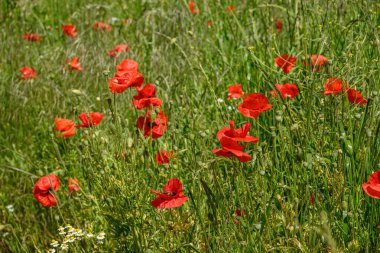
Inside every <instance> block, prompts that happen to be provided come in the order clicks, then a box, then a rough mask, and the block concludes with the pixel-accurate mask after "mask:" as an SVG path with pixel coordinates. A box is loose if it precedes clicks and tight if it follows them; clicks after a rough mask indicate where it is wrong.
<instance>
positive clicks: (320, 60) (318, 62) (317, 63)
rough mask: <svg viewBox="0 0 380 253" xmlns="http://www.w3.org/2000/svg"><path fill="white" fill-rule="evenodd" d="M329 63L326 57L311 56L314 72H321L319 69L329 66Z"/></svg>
mask: <svg viewBox="0 0 380 253" xmlns="http://www.w3.org/2000/svg"><path fill="white" fill-rule="evenodd" d="M328 61H329V60H328V59H327V58H326V57H325V56H323V55H319V54H313V55H312V56H311V62H310V64H311V68H312V69H313V70H316V71H319V69H320V68H321V67H322V66H325V65H327V63H328Z"/></svg>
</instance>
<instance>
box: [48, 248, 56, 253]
mask: <svg viewBox="0 0 380 253" xmlns="http://www.w3.org/2000/svg"><path fill="white" fill-rule="evenodd" d="M47 252H48V253H55V249H49V250H48V251H47Z"/></svg>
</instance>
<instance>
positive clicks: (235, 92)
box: [227, 84, 244, 100]
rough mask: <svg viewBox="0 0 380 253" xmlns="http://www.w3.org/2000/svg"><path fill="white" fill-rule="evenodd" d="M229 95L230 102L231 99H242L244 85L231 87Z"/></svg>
mask: <svg viewBox="0 0 380 253" xmlns="http://www.w3.org/2000/svg"><path fill="white" fill-rule="evenodd" d="M228 94H229V96H228V97H227V100H230V99H231V98H233V99H239V98H241V97H242V96H243V94H244V92H243V89H242V85H241V84H235V85H231V86H230V87H228Z"/></svg>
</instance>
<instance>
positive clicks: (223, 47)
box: [0, 0, 380, 253]
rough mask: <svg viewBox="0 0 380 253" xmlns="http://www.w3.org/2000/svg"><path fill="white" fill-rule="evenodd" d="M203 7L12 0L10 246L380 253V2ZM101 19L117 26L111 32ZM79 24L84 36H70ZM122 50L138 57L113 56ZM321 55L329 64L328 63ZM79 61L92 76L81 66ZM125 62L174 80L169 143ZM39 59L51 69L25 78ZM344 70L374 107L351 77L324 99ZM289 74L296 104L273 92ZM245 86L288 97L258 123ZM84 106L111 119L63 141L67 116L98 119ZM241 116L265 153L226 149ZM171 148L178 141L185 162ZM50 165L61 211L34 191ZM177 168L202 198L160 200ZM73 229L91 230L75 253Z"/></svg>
mask: <svg viewBox="0 0 380 253" xmlns="http://www.w3.org/2000/svg"><path fill="white" fill-rule="evenodd" d="M195 2H196V6H195V10H194V14H192V13H191V12H190V11H189V6H188V1H187V0H186V1H174V0H170V1H169V0H167V1H165V0H162V1H158V0H157V1H154V0H150V1H149V0H144V1H141V0H131V1H129V0H128V1H121V0H119V1H113V0H103V1H98V0H94V1H83V0H70V1H58V0H49V1H45V0H34V1H25V0H3V1H1V3H0V41H1V42H0V43H1V47H0V52H1V57H0V82H1V85H0V98H1V103H0V252H47V251H48V250H49V249H55V252H62V251H68V252H116V251H119V252H147V253H148V252H380V229H378V228H376V227H377V226H378V225H380V200H379V199H375V198H371V197H370V196H368V195H367V194H366V192H365V191H363V187H362V184H363V183H365V182H367V181H368V179H369V177H370V175H371V174H372V173H373V172H374V171H377V170H380V146H379V144H380V135H379V132H380V98H379V93H380V64H379V58H380V36H379V35H380V3H379V2H378V1H370V0H367V1H365V0H362V1H356V0H347V1H343V0H331V1H330V0H322V1H302V0H294V1H288V0H282V1H280V0H279V1H261V0H242V1H237V0H236V1H216V0H215V1H211V0H205V1H201V0H199V1H198V0H197V1H195ZM229 6H234V8H229V9H228V7H229ZM274 19H277V20H279V21H280V22H282V24H283V26H282V31H277V28H276V25H275V22H274ZM126 20H127V22H126ZM97 21H101V22H105V23H108V24H110V25H111V30H110V31H109V32H107V31H103V30H99V31H96V30H94V29H93V26H94V24H95V22H97ZM69 23H71V24H73V25H75V27H76V29H77V31H78V32H77V34H76V36H75V37H74V38H72V37H69V36H65V34H64V33H63V31H62V29H61V26H62V25H63V24H69ZM126 23H127V24H126ZM25 33H36V34H38V35H39V36H41V37H42V40H40V41H35V42H32V41H27V40H23V35H24V34H25ZM117 44H128V46H129V51H128V52H121V53H119V54H117V55H116V56H115V57H114V58H110V57H109V56H108V55H107V52H108V51H110V50H112V49H114V47H115V46H116V45H117ZM283 54H288V55H291V56H294V57H296V58H297V62H296V63H295V66H294V68H293V69H292V70H291V71H290V72H289V73H288V74H285V73H284V72H283V71H282V70H281V68H279V67H278V66H277V65H276V62H275V58H276V57H278V56H280V55H283ZM311 55H324V56H325V57H326V58H327V59H328V62H327V63H326V65H325V66H322V67H321V68H320V69H318V71H317V70H316V69H314V70H312V69H311V68H310V66H309V67H307V66H306V67H305V66H304V65H303V62H304V61H306V62H309V61H310V57H311ZM73 57H78V58H79V63H80V65H81V67H82V71H77V70H74V69H70V67H69V65H68V64H67V63H65V60H67V59H68V60H70V59H72V58H73ZM124 59H132V60H134V61H136V62H137V63H138V65H139V72H140V73H141V74H142V75H143V76H144V78H145V82H144V83H146V84H148V83H153V84H154V85H155V86H156V96H157V98H159V99H160V100H161V101H162V105H161V110H162V111H163V112H164V113H165V115H166V116H167V117H168V123H167V129H166V131H165V132H164V133H163V135H162V137H160V138H157V139H154V138H152V137H149V136H148V137H145V136H144V131H141V130H139V129H137V128H136V121H137V119H138V118H139V117H140V116H144V115H145V113H146V111H147V109H142V110H137V109H136V108H135V107H134V106H133V104H132V101H133V96H135V95H136V94H137V92H136V90H135V88H133V87H132V88H128V89H127V90H125V91H124V92H123V93H113V92H111V91H110V89H109V87H108V86H109V84H108V80H110V79H111V78H112V77H113V76H114V75H115V73H116V67H115V66H116V65H119V64H120V63H121V62H122V61H123V60H124ZM25 66H28V67H32V68H33V69H35V71H36V72H37V77H35V78H33V79H28V80H22V79H21V73H20V69H21V68H23V67H25ZM332 77H335V78H339V79H341V80H343V83H345V82H347V84H348V86H349V87H350V88H352V89H356V90H358V91H360V93H361V94H362V95H363V97H365V98H366V99H368V102H367V103H365V104H362V105H359V104H355V103H350V101H349V100H348V99H347V97H348V95H347V92H346V89H347V87H344V88H343V91H342V92H340V93H339V94H337V95H324V94H323V93H324V88H325V87H324V82H326V80H327V79H328V78H332ZM287 83H288V84H295V85H296V86H297V87H298V89H299V94H297V95H296V96H295V97H294V99H288V98H287V97H284V98H282V97H281V95H280V96H279V94H277V97H278V98H274V97H273V96H271V95H270V91H272V90H274V89H275V84H287ZM234 84H242V89H243V91H244V93H245V95H247V94H250V93H262V94H264V95H265V96H266V97H267V98H268V101H269V104H272V105H273V107H272V108H271V109H269V110H267V111H264V112H262V113H261V114H260V116H259V117H257V118H256V119H255V118H249V117H246V116H244V115H243V114H242V113H241V112H240V111H239V110H238V109H237V108H238V105H239V104H241V103H242V101H243V97H242V98H239V99H231V100H227V99H226V98H227V97H228V92H227V89H228V87H229V86H231V85H234ZM151 109H152V108H151ZM155 110H156V111H157V112H158V109H157V108H153V111H155ZM83 112H100V113H102V114H103V115H104V116H103V119H102V121H101V122H100V123H99V124H98V125H97V126H93V127H89V128H77V129H76V133H75V136H72V137H69V138H62V136H61V137H60V136H59V133H58V132H57V131H56V130H55V128H56V125H55V118H66V119H70V120H73V121H75V124H80V123H81V122H80V121H79V119H78V115H79V114H80V113H83ZM230 120H233V121H234V122H235V128H240V127H242V126H243V125H244V124H246V123H250V124H251V129H250V131H249V134H250V135H251V136H255V137H257V138H259V141H258V142H257V143H252V144H247V143H246V144H247V145H246V147H245V149H244V152H245V153H247V154H248V155H250V156H251V159H249V161H247V162H240V161H239V160H238V159H237V158H236V157H222V156H216V155H215V154H214V153H213V152H212V151H213V150H215V149H218V148H221V147H222V145H221V142H219V140H218V138H217V133H218V132H219V131H220V130H221V129H222V128H224V127H228V126H229V121H230ZM159 150H166V151H172V152H173V157H172V158H171V159H170V162H169V163H168V164H164V165H159V164H158V163H157V161H156V153H157V151H159ZM228 154H230V153H228ZM49 174H55V175H57V176H58V177H59V181H60V189H59V190H58V191H56V192H55V193H54V195H55V196H56V199H57V204H56V205H55V206H53V207H44V206H43V205H41V204H40V203H39V202H38V201H37V200H36V199H35V198H34V197H33V187H34V185H35V184H36V182H37V180H38V179H39V178H40V177H42V176H46V175H49ZM69 178H76V179H77V180H78V181H79V189H80V190H79V192H77V193H75V192H73V193H70V192H69V189H68V187H69V184H68V180H69ZM172 178H178V179H179V180H180V181H181V182H182V184H183V194H184V195H185V196H187V197H188V200H187V201H186V202H184V203H183V204H182V205H181V206H180V207H177V208H171V209H168V208H163V209H160V208H155V207H153V206H152V205H151V202H152V201H153V200H154V199H155V198H157V195H156V194H154V193H152V192H151V189H153V190H156V191H160V192H162V189H163V188H164V186H165V184H166V183H167V182H168V180H169V179H172ZM374 187H377V186H376V185H375V186H374ZM379 187H380V185H379ZM165 191H166V190H165ZM68 224H70V225H71V226H72V227H73V228H78V229H81V230H82V231H83V234H84V236H82V238H83V239H81V240H79V239H78V237H80V235H75V236H74V235H73V238H74V239H73V242H67V243H66V244H65V245H68V247H69V248H68V249H66V250H64V249H62V247H61V244H62V241H63V240H65V237H64V236H63V235H59V231H61V232H62V229H60V230H59V228H60V227H61V226H62V227H63V228H65V227H67V228H65V232H67V231H68V230H70V227H68ZM76 232H77V233H79V234H81V231H79V230H76ZM102 232H104V233H105V235H103V236H102V234H100V233H102ZM88 234H92V235H93V237H91V238H90V236H91V235H88ZM99 238H101V239H99ZM52 240H57V241H58V243H59V246H58V247H53V246H54V245H51V243H52ZM53 244H54V243H53ZM51 252H53V251H51Z"/></svg>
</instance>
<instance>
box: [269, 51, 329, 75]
mask: <svg viewBox="0 0 380 253" xmlns="http://www.w3.org/2000/svg"><path fill="white" fill-rule="evenodd" d="M274 61H275V62H276V64H277V67H279V68H280V69H282V71H283V72H284V73H285V74H289V72H290V71H291V70H292V69H293V68H294V66H295V65H296V62H297V57H295V56H290V55H287V54H283V55H280V56H278V57H276V58H275V59H274ZM327 64H328V59H327V58H326V57H325V56H324V55H319V54H313V55H312V56H311V59H310V61H308V60H304V61H303V65H304V66H305V67H308V66H310V67H311V69H312V70H313V71H319V70H320V69H321V68H322V67H323V66H326V65H327Z"/></svg>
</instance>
